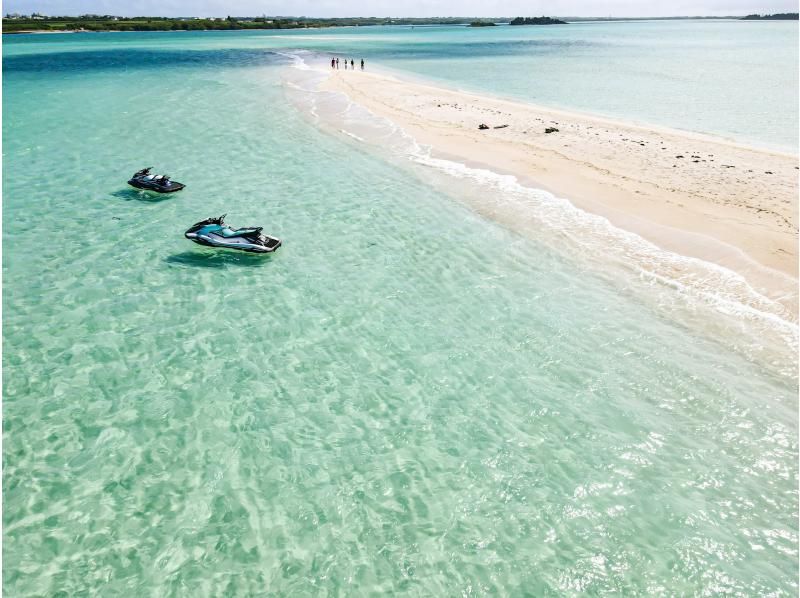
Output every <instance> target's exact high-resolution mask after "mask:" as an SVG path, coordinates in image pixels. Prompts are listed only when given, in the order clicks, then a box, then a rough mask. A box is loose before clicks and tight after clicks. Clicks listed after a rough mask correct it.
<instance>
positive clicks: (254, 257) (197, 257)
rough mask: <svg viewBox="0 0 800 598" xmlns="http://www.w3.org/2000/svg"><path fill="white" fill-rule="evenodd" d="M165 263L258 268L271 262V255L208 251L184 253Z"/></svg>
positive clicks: (207, 266)
mask: <svg viewBox="0 0 800 598" xmlns="http://www.w3.org/2000/svg"><path fill="white" fill-rule="evenodd" d="M164 261H165V262H167V263H168V264H170V265H176V266H191V267H197V268H226V267H228V266H244V267H258V266H263V265H264V264H266V263H268V262H269V261H270V254H264V253H245V252H242V251H236V252H234V251H227V250H225V249H219V250H214V249H210V250H208V251H203V250H202V249H201V250H198V251H184V252H183V253H176V254H175V255H171V256H169V257H167V258H164Z"/></svg>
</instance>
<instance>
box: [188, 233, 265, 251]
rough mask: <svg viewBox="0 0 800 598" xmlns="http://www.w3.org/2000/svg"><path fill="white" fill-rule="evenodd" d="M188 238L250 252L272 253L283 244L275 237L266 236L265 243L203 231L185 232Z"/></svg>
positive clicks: (201, 242) (210, 244)
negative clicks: (228, 237)
mask: <svg viewBox="0 0 800 598" xmlns="http://www.w3.org/2000/svg"><path fill="white" fill-rule="evenodd" d="M185 236H186V238H187V239H189V240H190V241H194V242H195V243H197V244H198V245H205V246H206V247H220V248H223V249H235V250H236V251H246V252H248V253H272V252H273V251H275V250H276V249H278V247H280V246H281V240H280V239H276V238H275V237H265V243H264V244H263V245H262V244H260V243H252V242H250V241H248V240H246V239H243V238H242V237H235V238H233V239H227V238H225V237H221V236H219V235H215V234H213V233H211V234H203V233H189V232H187V233H186V234H185Z"/></svg>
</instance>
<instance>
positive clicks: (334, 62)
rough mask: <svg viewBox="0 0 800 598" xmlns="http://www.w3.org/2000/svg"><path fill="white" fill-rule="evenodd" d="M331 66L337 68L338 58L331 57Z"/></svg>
mask: <svg viewBox="0 0 800 598" xmlns="http://www.w3.org/2000/svg"><path fill="white" fill-rule="evenodd" d="M331 68H336V60H334V59H333V58H331Z"/></svg>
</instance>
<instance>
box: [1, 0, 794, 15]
mask: <svg viewBox="0 0 800 598" xmlns="http://www.w3.org/2000/svg"><path fill="white" fill-rule="evenodd" d="M3 11H4V13H9V12H12V13H13V12H20V13H26V14H27V13H31V12H34V11H37V12H41V13H44V14H48V15H77V14H84V13H97V14H114V15H120V16H134V15H148V16H222V17H224V16H226V15H238V16H248V15H261V14H266V15H292V16H314V17H347V16H415V17H431V16H480V17H483V16H486V17H488V16H517V15H523V16H534V15H552V16H615V17H623V16H629V17H639V16H676V15H718V16H720V15H742V14H749V13H754V12H755V13H773V12H796V11H797V2H796V0H768V1H761V2H759V1H755V0H696V1H691V0H673V1H659V0H650V1H647V0H596V1H585V0H584V1H580V0H494V1H493V0H366V1H365V0H361V1H355V0H294V1H288V0H240V1H234V2H231V1H228V2H225V1H224V0H194V1H189V0H130V1H128V2H123V1H119V0H5V1H4V2H3Z"/></svg>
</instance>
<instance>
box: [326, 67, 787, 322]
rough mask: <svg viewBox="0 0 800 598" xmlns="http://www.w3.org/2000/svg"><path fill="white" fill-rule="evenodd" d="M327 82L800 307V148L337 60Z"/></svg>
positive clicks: (484, 162) (483, 161)
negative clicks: (456, 86) (784, 149)
mask: <svg viewBox="0 0 800 598" xmlns="http://www.w3.org/2000/svg"><path fill="white" fill-rule="evenodd" d="M322 88H323V89H326V90H330V91H337V92H342V93H344V94H346V95H347V96H349V98H350V99H351V100H352V101H354V102H356V103H358V104H360V105H362V106H363V107H365V108H367V109H368V110H370V111H371V112H372V113H374V114H376V115H378V116H383V117H386V118H388V119H390V120H392V121H393V122H395V123H396V124H398V125H399V126H401V127H402V128H403V129H404V130H405V131H406V132H407V133H409V134H410V135H412V136H413V137H414V138H415V139H416V140H417V141H418V142H420V143H423V144H426V145H430V146H431V150H432V152H434V154H439V155H441V156H442V157H449V158H452V159H456V160H460V161H464V162H467V163H470V164H474V165H481V166H484V167H486V168H489V169H491V170H494V171H497V172H501V173H508V174H513V175H516V176H517V177H518V178H519V179H520V180H521V181H523V182H526V184H531V185H533V186H538V187H541V188H545V189H547V190H550V191H552V192H553V193H555V194H556V195H559V196H561V197H564V198H567V199H569V200H570V201H572V202H573V203H574V204H575V205H577V206H578V207H580V208H582V209H585V210H587V211H590V212H594V213H597V214H600V215H603V216H605V217H607V218H608V219H609V220H610V221H611V222H612V223H614V224H615V225H616V226H619V227H620V228H624V229H627V230H631V231H633V232H636V233H637V234H639V235H641V236H643V237H645V238H646V239H648V240H650V241H652V242H654V243H656V244H657V245H659V246H661V247H662V248H664V249H667V250H670V251H674V252H677V253H680V254H682V255H687V256H691V257H697V258H700V259H703V260H706V261H710V262H714V263H717V264H720V265H722V266H725V267H728V268H730V269H732V270H735V271H737V272H739V273H741V274H742V275H744V276H745V277H746V278H747V280H748V282H750V283H751V284H752V285H753V286H754V287H756V288H758V289H759V290H760V291H762V292H765V293H766V294H768V295H770V296H771V297H773V298H779V299H781V300H782V301H783V302H784V303H785V304H786V305H787V306H788V307H790V308H791V309H792V310H794V309H796V296H797V293H796V286H797V268H798V235H797V233H798V229H797V210H798V159H797V156H793V155H791V154H788V153H781V152H775V151H769V150H765V149H759V148H755V147H748V146H746V145H743V144H740V143H735V142H733V141H729V140H726V139H723V138H717V137H712V136H707V135H700V134H695V133H690V132H684V131H678V130H673V129H666V128H660V127H653V126H649V125H646V126H645V125H639V124H632V123H624V122H618V121H615V120H612V119H607V118H601V117H596V116H592V115H586V114H578V113H572V112H566V111H560V110H553V109H547V108H542V107H539V106H535V105H531V104H526V103H522V102H515V101H508V100H504V99H498V98H492V97H484V96H479V95H475V94H471V93H465V92H463V91H459V90H452V89H446V88H443V87H438V86H433V85H430V84H427V83H421V82H418V81H410V80H401V79H399V78H398V77H396V76H394V75H391V74H385V73H377V74H376V73H374V72H361V71H358V72H353V71H334V72H333V73H332V75H331V76H330V77H329V78H328V79H327V80H326V81H325V82H324V83H323V86H322ZM481 124H485V125H487V126H488V127H489V128H488V129H485V130H481V129H479V128H478V127H479V125H481ZM495 127H502V128H495ZM547 128H555V129H557V131H555V132H551V133H546V132H545V130H546V129H547Z"/></svg>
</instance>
